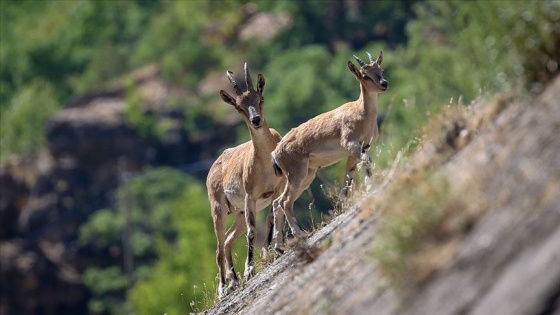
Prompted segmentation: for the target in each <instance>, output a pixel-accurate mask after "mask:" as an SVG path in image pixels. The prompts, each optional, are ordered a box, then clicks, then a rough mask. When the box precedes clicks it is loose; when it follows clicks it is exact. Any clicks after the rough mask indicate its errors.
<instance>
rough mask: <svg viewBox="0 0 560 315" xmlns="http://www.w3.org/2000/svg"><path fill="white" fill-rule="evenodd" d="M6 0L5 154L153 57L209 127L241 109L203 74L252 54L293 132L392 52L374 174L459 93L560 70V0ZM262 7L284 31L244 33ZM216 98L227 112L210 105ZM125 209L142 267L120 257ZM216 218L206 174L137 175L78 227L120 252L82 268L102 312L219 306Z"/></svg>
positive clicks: (337, 101)
mask: <svg viewBox="0 0 560 315" xmlns="http://www.w3.org/2000/svg"><path fill="white" fill-rule="evenodd" d="M0 6H1V10H0V31H1V36H0V64H1V68H0V114H1V120H0V132H1V134H0V149H1V152H0V159H4V158H5V157H6V156H8V155H10V154H12V153H28V152H34V151H36V150H39V149H41V148H42V147H43V146H44V139H43V137H44V136H43V135H42V134H41V133H39V132H37V130H42V129H43V127H44V124H45V122H46V120H47V119H48V117H49V115H50V114H52V113H53V112H54V111H55V110H57V109H59V108H61V107H62V104H66V103H67V102H68V99H69V97H71V96H73V95H76V94H80V93H83V92H86V91H95V90H98V89H100V88H102V87H104V86H106V85H107V83H108V82H109V81H111V80H116V79H122V78H123V77H126V75H127V74H128V73H129V72H130V71H131V70H132V69H135V68H136V67H139V66H143V65H146V64H151V63H156V64H159V65H160V66H161V67H162V70H163V71H162V72H163V77H164V79H166V80H167V81H168V82H169V83H170V84H172V85H174V86H181V87H184V88H185V89H186V90H187V91H188V94H189V95H194V96H193V97H192V98H189V99H188V100H171V101H170V102H174V103H177V104H175V105H174V104H169V105H170V106H171V107H173V106H178V107H180V108H181V109H182V110H184V114H185V122H184V124H183V126H182V128H183V129H184V131H185V132H187V133H188V134H189V137H191V138H197V137H200V135H201V134H203V133H204V132H206V131H207V130H211V129H212V127H213V125H214V122H215V121H216V120H217V119H218V118H217V117H215V116H214V113H216V112H225V111H231V108H229V107H227V106H228V105H225V104H223V102H221V101H220V100H219V97H218V93H217V92H218V89H216V93H215V95H213V96H212V97H209V96H207V95H205V96H199V95H197V93H198V84H199V83H200V81H201V80H203V79H204V78H205V77H206V75H207V74H209V73H211V72H216V71H218V72H222V71H224V70H226V69H232V68H234V67H238V66H239V65H241V64H242V63H243V62H244V61H248V62H249V63H250V64H251V69H252V72H253V73H258V72H262V73H263V74H264V75H265V78H266V92H265V97H266V101H265V112H266V117H267V120H268V123H269V125H270V127H272V128H275V129H277V130H279V131H280V132H281V133H282V134H284V133H285V132H287V131H288V130H289V129H290V128H293V127H295V126H297V125H299V124H300V123H301V122H304V121H306V120H307V119H309V118H311V117H313V116H315V115H317V114H319V113H322V112H325V111H327V110H330V109H333V108H335V107H337V106H339V105H341V104H343V103H345V102H347V101H351V100H355V99H357V98H358V95H359V85H358V83H357V81H356V80H355V79H354V77H353V76H352V74H351V73H350V72H349V71H348V68H347V66H346V62H347V61H348V60H352V61H354V60H353V58H352V55H353V54H356V55H358V56H360V57H361V58H362V59H364V58H365V51H369V52H370V53H372V54H373V55H377V54H378V52H379V50H381V49H383V51H384V54H385V58H384V61H383V68H384V69H385V75H386V79H387V80H388V81H389V85H390V89H389V91H388V92H387V93H384V94H382V95H380V97H379V100H380V111H381V113H383V115H384V122H383V125H382V127H381V136H380V138H379V139H378V141H377V142H376V143H375V145H374V147H373V150H375V152H374V151H373V150H372V155H373V156H374V157H375V159H374V163H375V165H376V169H377V170H379V169H383V168H385V167H386V166H388V165H390V163H391V162H392V161H393V160H394V158H395V155H396V154H397V152H399V150H401V149H402V148H404V147H407V144H411V145H412V146H410V147H414V144H415V143H416V141H417V140H416V139H417V130H420V129H421V127H422V126H423V125H424V124H425V123H426V122H427V120H428V117H429V116H430V115H432V113H435V112H437V111H438V110H439V109H440V108H442V107H444V106H447V105H448V104H449V103H453V104H455V103H464V104H468V103H469V102H470V101H472V100H473V99H475V98H477V97H479V96H481V95H485V94H489V93H493V92H496V91H506V92H508V91H525V90H528V91H531V92H538V91H540V90H541V89H542V88H543V86H544V85H545V84H546V83H547V82H548V81H549V80H550V78H552V77H553V76H554V75H557V74H558V72H559V67H558V62H559V60H560V23H558V21H559V20H560V2H559V1H554V0H549V1H536V0H534V1H519V2H515V5H512V4H511V3H509V2H505V1H478V0H475V1H468V2H466V1H458V0H453V1H414V0H398V1H353V0H336V1H316V0H302V1H295V0H294V1H272V0H262V1H260V0H259V1H253V2H248V1H243V0H232V1H218V0H209V1H142V0H122V1H11V0H4V1H0ZM261 14H264V15H265V17H266V14H269V15H268V16H270V14H276V15H281V16H284V17H287V20H286V21H288V23H287V24H286V26H285V27H286V28H284V29H280V31H279V34H278V35H277V36H276V37H274V38H272V39H258V38H242V37H241V34H242V33H243V32H242V31H243V30H244V27H245V26H246V25H247V24H248V23H250V22H254V21H255V19H256V18H257V17H262V15H261ZM258 28H259V29H257V31H259V32H261V33H262V32H263V31H264V30H272V28H271V26H269V25H265V26H264V27H263V26H260V27H258ZM253 69H254V70H253ZM222 73H223V72H222ZM125 85H126V104H127V109H126V114H125V116H126V119H127V120H128V121H129V122H130V123H131V125H133V126H134V127H135V129H136V131H137V132H138V133H139V134H141V135H143V136H145V137H155V138H157V137H158V135H161V134H165V132H166V130H167V129H168V128H169V126H168V125H166V121H165V120H161V121H160V120H158V119H157V117H154V116H153V114H152V113H149V112H145V111H144V110H143V109H142V106H143V102H144V100H143V99H142V98H141V97H140V96H139V95H138V93H137V92H136V87H135V86H133V85H132V84H130V83H125ZM209 104H212V105H209ZM213 104H219V105H216V106H223V107H224V110H223V111H220V110H214V109H212V108H209V107H210V106H213ZM226 107H227V108H226ZM236 132H237V133H238V140H237V142H238V143H241V142H245V141H247V140H248V139H249V136H248V132H247V128H246V127H245V126H240V127H239V128H238V129H236ZM343 163H344V161H343V162H341V163H339V165H337V166H334V167H331V168H328V169H325V170H321V172H320V176H319V177H321V178H320V179H318V180H316V181H315V183H314V184H313V185H312V187H311V191H312V192H313V195H312V196H308V195H307V194H304V196H302V198H301V201H299V204H297V205H296V208H298V209H306V210H302V211H299V212H300V213H299V214H298V215H299V216H300V217H301V216H302V213H303V216H304V217H306V218H315V219H317V218H318V216H317V214H316V213H315V212H314V211H315V209H317V210H319V211H326V207H328V204H329V202H328V200H326V197H325V196H324V195H325V191H324V190H332V189H333V188H332V185H333V183H334V182H336V181H339V182H340V180H341V176H342V173H343V171H342V170H343V168H344V166H343V165H342V164H343ZM321 184H325V187H321ZM326 186H328V187H326ZM334 186H336V185H334ZM335 194H336V193H335ZM311 202H313V203H314V206H309V203H311ZM126 209H129V211H130V218H129V221H128V222H129V223H128V224H129V226H131V227H132V232H131V233H132V241H131V244H132V247H131V249H132V252H133V258H134V261H135V268H134V271H133V273H132V274H133V275H132V277H131V276H130V275H126V272H125V271H124V269H123V267H121V266H120V265H119V263H120V262H121V261H122V259H123V254H122V250H123V249H122V238H123V229H124V227H125V226H126V222H127V221H126V215H125V214H126V211H125V210H126ZM309 209H313V211H311V210H309ZM307 213H309V215H308V214H307ZM211 222H212V221H211V218H210V214H209V205H208V202H207V197H206V194H205V193H204V189H203V188H202V184H201V183H199V182H197V181H196V180H195V179H192V178H189V177H185V176H184V175H183V174H181V173H178V172H176V171H173V170H170V169H155V170H146V171H145V172H144V173H143V174H141V175H140V176H138V177H135V178H133V179H131V180H129V181H127V183H126V184H125V185H122V186H121V188H120V189H119V191H118V192H117V194H116V198H115V201H114V207H113V208H112V209H100V210H99V211H97V212H96V213H95V214H94V215H92V217H91V218H90V220H89V222H88V223H87V224H86V225H84V226H83V227H82V229H81V230H80V238H81V241H82V244H83V246H84V247H87V248H92V249H94V250H97V251H104V250H105V251H107V252H110V253H112V254H111V255H113V256H114V257H113V258H114V261H115V265H111V266H92V268H91V269H89V270H88V271H87V272H86V275H85V277H84V281H85V282H86V284H87V285H88V286H89V288H90V289H91V291H92V294H93V297H94V298H93V299H92V301H91V303H90V308H91V310H92V312H93V313H114V314H123V313H130V312H133V311H134V312H137V313H150V314H152V313H165V312H167V313H186V312H187V311H201V310H202V309H204V307H206V306H207V305H208V304H211V303H213V299H214V296H213V294H214V293H215V282H214V276H215V275H216V271H217V268H216V266H215V262H214V247H215V240H214V236H213V232H212V223H211ZM402 224H406V222H404V223H402ZM239 243H242V242H239ZM110 249H116V250H114V251H112V250H110ZM241 250H242V249H241ZM243 257H244V256H243ZM131 280H132V281H131ZM130 283H136V285H134V286H132V287H130ZM195 285H196V286H197V288H196V290H195V289H194V286H195ZM205 286H206V287H205ZM127 297H128V299H127ZM193 301H195V302H194V304H191V302H193Z"/></svg>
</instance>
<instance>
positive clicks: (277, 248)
mask: <svg viewBox="0 0 560 315" xmlns="http://www.w3.org/2000/svg"><path fill="white" fill-rule="evenodd" d="M274 250H275V251H276V252H277V253H278V254H280V255H282V254H284V252H286V247H285V246H284V245H276V246H274Z"/></svg>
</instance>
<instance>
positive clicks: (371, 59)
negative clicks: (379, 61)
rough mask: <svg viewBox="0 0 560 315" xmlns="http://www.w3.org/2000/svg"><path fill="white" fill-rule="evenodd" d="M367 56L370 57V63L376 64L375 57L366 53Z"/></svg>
mask: <svg viewBox="0 0 560 315" xmlns="http://www.w3.org/2000/svg"><path fill="white" fill-rule="evenodd" d="M366 54H367V56H368V57H369V62H371V63H374V62H375V60H373V57H372V56H371V55H370V54H369V53H368V52H367V51H366Z"/></svg>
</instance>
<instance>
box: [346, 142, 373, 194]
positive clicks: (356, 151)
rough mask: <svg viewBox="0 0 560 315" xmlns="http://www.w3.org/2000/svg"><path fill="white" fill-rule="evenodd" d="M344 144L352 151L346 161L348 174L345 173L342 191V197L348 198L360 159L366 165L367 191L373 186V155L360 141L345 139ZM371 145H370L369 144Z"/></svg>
mask: <svg viewBox="0 0 560 315" xmlns="http://www.w3.org/2000/svg"><path fill="white" fill-rule="evenodd" d="M342 145H343V146H344V147H345V148H346V149H347V150H348V151H350V154H351V155H350V156H349V157H348V160H347V163H346V175H345V178H344V180H345V183H344V184H345V185H344V186H343V188H342V191H341V192H340V197H341V198H342V199H346V197H348V187H349V186H350V185H351V184H352V182H353V181H354V174H355V171H356V166H357V164H358V161H360V162H361V163H362V164H363V165H364V167H365V172H366V179H365V181H366V191H369V190H370V188H371V176H372V172H371V157H370V155H369V154H368V152H367V151H366V149H364V147H363V145H362V144H360V142H358V141H343V142H342ZM368 147H369V145H368Z"/></svg>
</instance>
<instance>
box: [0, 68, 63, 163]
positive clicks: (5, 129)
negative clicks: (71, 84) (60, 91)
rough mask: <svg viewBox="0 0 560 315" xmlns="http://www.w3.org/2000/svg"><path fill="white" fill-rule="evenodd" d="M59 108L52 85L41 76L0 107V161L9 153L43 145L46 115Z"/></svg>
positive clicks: (35, 148)
mask: <svg viewBox="0 0 560 315" xmlns="http://www.w3.org/2000/svg"><path fill="white" fill-rule="evenodd" d="M58 108H59V104H58V102H57V98H56V91H55V89H54V87H53V86H52V85H51V84H50V83H48V82H45V81H43V80H41V79H37V80H34V81H33V82H30V83H29V84H27V85H26V86H25V87H23V88H22V89H20V90H18V91H17V93H16V94H15V95H14V96H13V97H12V98H11V99H10V106H9V107H7V108H6V109H5V110H0V114H1V115H0V160H3V159H4V158H6V157H7V156H8V155H10V154H11V153H15V152H19V153H29V152H35V151H36V150H38V149H40V148H42V147H43V146H44V144H45V134H44V133H42V132H37V131H38V130H43V129H44V126H45V123H46V121H47V118H48V117H49V116H50V115H51V114H52V113H53V112H55V111H56V110H57V109H58Z"/></svg>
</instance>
